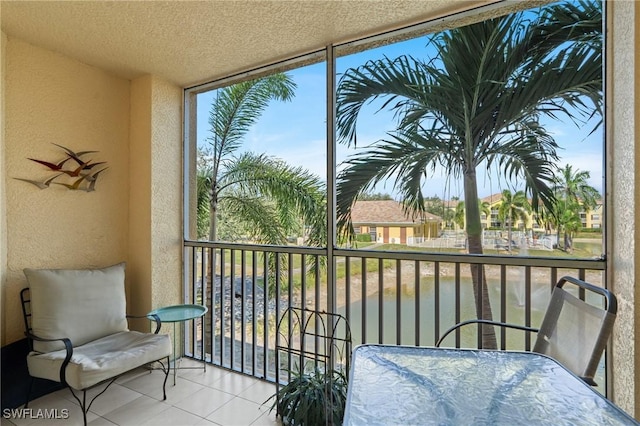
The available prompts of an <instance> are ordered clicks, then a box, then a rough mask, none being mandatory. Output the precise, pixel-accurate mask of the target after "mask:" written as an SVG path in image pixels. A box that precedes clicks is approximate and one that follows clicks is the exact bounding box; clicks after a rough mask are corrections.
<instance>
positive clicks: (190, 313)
mask: <svg viewBox="0 0 640 426" xmlns="http://www.w3.org/2000/svg"><path fill="white" fill-rule="evenodd" d="M207 311H208V308H207V307H206V306H202V305H188V304H187V305H172V306H165V307H163V308H158V309H154V310H153V311H151V312H149V313H148V314H147V318H149V319H153V315H157V316H158V317H159V318H160V321H161V322H179V321H187V320H190V319H194V318H199V317H201V316H203V315H204V314H206V313H207Z"/></svg>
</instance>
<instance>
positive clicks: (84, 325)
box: [21, 263, 128, 352]
mask: <svg viewBox="0 0 640 426" xmlns="http://www.w3.org/2000/svg"><path fill="white" fill-rule="evenodd" d="M124 273H125V264H124V263H120V264H118V265H113V266H109V267H106V268H101V269H25V270H24V274H25V276H26V277H27V281H28V283H29V295H28V296H27V295H26V292H23V293H22V295H21V298H22V305H23V312H24V315H25V327H26V328H27V331H31V332H32V333H33V334H34V335H36V336H38V337H41V338H45V339H59V338H62V337H67V338H69V339H70V340H71V343H72V344H73V345H74V346H77V345H82V344H84V343H87V342H89V341H92V340H95V339H99V338H101V337H105V336H108V335H110V334H114V333H117V332H120V331H127V329H128V328H127V327H128V325H127V319H126V299H125V288H124ZM27 303H28V305H29V306H28V308H27V306H26V305H27ZM63 348H64V344H63V343H62V342H59V341H58V342H40V341H34V342H33V349H34V350H35V351H38V352H51V351H55V350H59V349H63Z"/></svg>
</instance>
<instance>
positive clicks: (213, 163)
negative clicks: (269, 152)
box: [198, 73, 326, 245]
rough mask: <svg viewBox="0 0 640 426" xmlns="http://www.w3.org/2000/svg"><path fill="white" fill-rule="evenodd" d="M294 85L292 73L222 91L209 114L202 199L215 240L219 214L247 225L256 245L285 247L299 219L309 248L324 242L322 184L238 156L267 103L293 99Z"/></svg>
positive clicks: (263, 159) (274, 162)
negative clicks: (204, 201) (207, 147)
mask: <svg viewBox="0 0 640 426" xmlns="http://www.w3.org/2000/svg"><path fill="white" fill-rule="evenodd" d="M295 87H296V85H295V83H294V82H293V80H291V78H290V77H289V76H288V75H286V74H282V73H279V74H273V75H270V76H267V77H264V78H260V79H256V80H251V81H245V82H241V83H238V84H234V85H232V86H227V87H225V88H222V89H219V90H218V92H217V94H216V97H215V98H214V100H213V103H212V105H211V111H210V114H209V124H210V126H211V129H210V133H211V135H210V137H209V138H208V139H207V141H208V142H209V151H208V155H205V156H203V157H202V158H203V159H204V160H203V161H202V163H201V167H200V170H199V171H198V174H199V176H200V180H201V181H202V184H204V185H206V187H207V188H208V190H209V191H208V193H207V194H206V195H202V194H200V196H201V197H205V196H206V199H207V200H208V201H209V205H208V210H209V225H210V227H209V239H210V240H211V241H216V240H217V239H218V225H219V223H218V221H219V216H220V213H221V212H223V213H224V214H225V215H226V216H227V217H233V218H235V220H236V221H241V222H243V223H245V224H247V225H246V226H244V227H242V230H243V231H247V232H251V235H248V236H247V237H249V238H250V239H252V240H253V241H256V242H260V243H266V244H285V243H286V237H287V234H288V233H289V232H292V231H294V230H299V229H300V228H301V226H302V225H301V224H300V222H301V221H302V222H304V225H308V226H309V227H310V229H311V231H310V232H309V235H307V242H308V243H309V244H310V245H321V244H322V242H323V241H326V232H325V231H326V223H325V222H326V221H325V219H324V218H325V217H326V216H325V209H326V207H325V204H326V203H325V201H324V198H325V195H324V194H325V190H324V185H323V183H322V181H321V180H320V179H319V178H318V177H317V176H314V175H312V174H310V173H309V172H308V171H306V170H303V169H301V168H296V167H291V166H289V165H287V164H286V163H284V162H283V161H281V160H278V159H276V158H272V157H269V156H266V155H263V154H256V153H252V152H243V153H239V150H240V148H241V146H242V140H243V138H244V136H245V135H246V133H247V132H248V130H249V129H250V127H251V126H252V125H253V124H254V123H255V122H256V121H257V120H258V118H259V117H260V115H261V114H262V112H263V111H264V109H265V108H266V107H267V105H268V104H269V102H270V101H272V100H280V101H288V100H290V99H291V98H292V97H293V95H294V90H295ZM200 180H199V181H200ZM199 201H200V199H199Z"/></svg>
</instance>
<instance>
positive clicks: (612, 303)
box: [436, 276, 618, 386]
mask: <svg viewBox="0 0 640 426" xmlns="http://www.w3.org/2000/svg"><path fill="white" fill-rule="evenodd" d="M566 283H570V284H574V285H576V286H577V287H578V289H579V293H580V299H581V300H583V301H584V297H585V296H584V295H585V291H590V292H593V293H596V294H598V295H600V296H602V297H603V300H604V302H605V303H604V304H605V306H604V309H603V311H606V312H607V315H609V316H610V317H611V319H610V322H611V325H612V323H613V321H614V320H615V315H616V313H617V311H618V302H617V299H616V297H615V295H614V294H613V293H612V292H610V291H609V290H607V289H606V288H602V287H598V286H595V285H593V284H590V283H588V282H586V281H583V280H580V279H578V278H574V277H571V276H564V277H562V278H560V279H559V280H558V282H557V283H556V285H555V286H554V290H553V293H552V295H551V300H550V301H549V306H552V304H553V302H554V300H555V298H561V297H563V294H562V292H563V291H564V290H563V289H562V288H563V287H564V285H565V284H566ZM585 303H586V302H585ZM553 315H554V313H550V311H549V309H547V312H546V314H545V317H544V318H543V320H542V325H541V327H540V328H534V327H527V326H523V325H518V324H509V323H503V322H500V321H493V320H485V319H472V320H468V321H463V322H460V323H458V324H456V325H454V326H453V327H451V328H449V329H448V330H447V331H445V333H444V334H443V335H442V336H441V337H440V339H438V341H437V342H436V347H440V345H441V344H442V342H443V341H444V340H445V339H446V337H447V336H448V335H449V334H451V333H452V332H454V331H456V330H458V329H459V328H461V327H464V326H466V325H470V324H488V325H494V326H498V327H505V328H511V329H516V330H522V331H526V332H534V333H537V334H538V335H537V339H536V343H535V345H534V347H533V352H538V353H542V354H545V350H544V349H545V344H546V342H545V337H544V336H542V335H541V333H540V330H547V329H549V328H550V327H553V326H554V325H555V323H556V322H557V321H556V320H557V318H553ZM603 328H605V327H604V326H603V327H602V328H601V330H600V331H601V335H600V336H599V340H598V343H599V344H598V345H596V347H595V349H594V351H593V353H592V354H591V357H590V362H589V364H588V366H587V367H586V368H585V374H584V375H581V379H582V380H584V381H585V382H586V383H588V384H589V385H591V386H597V383H596V382H595V381H594V380H593V376H594V375H595V372H596V369H597V367H598V362H599V361H600V358H601V357H602V353H603V351H604V347H605V345H606V341H607V340H608V338H609V335H610V334H611V330H610V327H609V329H607V330H602V329H603Z"/></svg>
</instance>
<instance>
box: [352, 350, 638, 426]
mask: <svg viewBox="0 0 640 426" xmlns="http://www.w3.org/2000/svg"><path fill="white" fill-rule="evenodd" d="M344 424H345V425H400V424H402V425H419V424H420V425H424V424H435V425H509V426H512V425H516V424H527V425H598V426H602V425H628V424H630V425H636V424H638V423H637V422H636V421H635V420H634V419H633V418H632V417H630V416H629V415H628V414H626V413H625V412H624V411H622V410H621V409H620V408H618V407H617V406H616V405H614V404H613V403H612V402H610V401H609V400H607V399H606V398H604V397H603V396H602V395H601V394H599V393H598V392H596V391H595V390H594V389H592V388H591V387H590V386H589V385H587V384H586V383H584V382H583V381H582V380H581V379H580V378H578V377H577V376H576V375H574V374H573V373H572V372H570V371H569V370H567V369H566V368H564V367H563V366H562V365H560V364H559V363H558V362H557V361H555V360H553V359H551V358H549V357H547V356H544V355H540V354H536V353H531V352H510V351H506V352H505V351H488V350H469V349H445V348H426V347H413V346H412V347H409V346H391V345H388V346H387V345H362V346H358V347H357V348H355V349H354V352H353V363H352V366H351V372H350V380H349V387H348V392H347V404H346V410H345V417H344Z"/></svg>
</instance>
